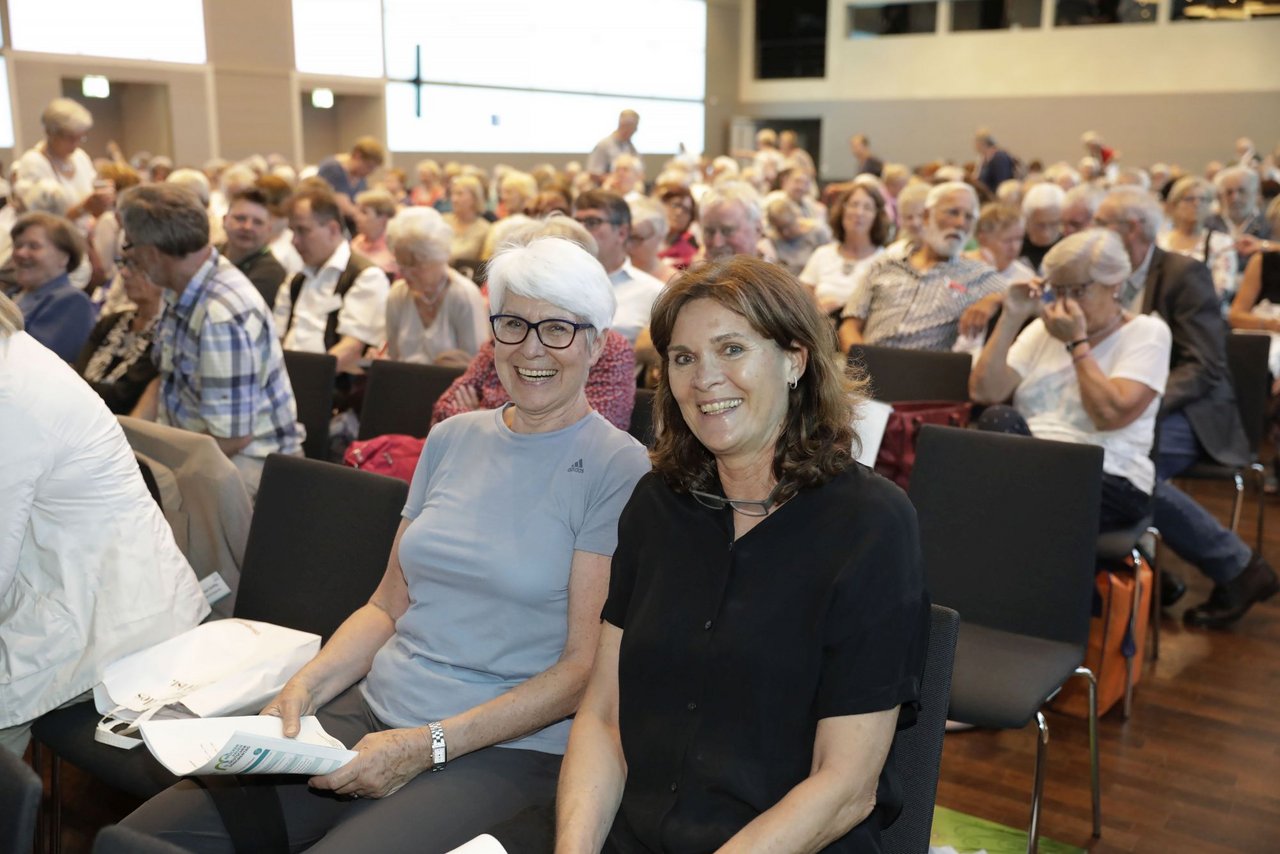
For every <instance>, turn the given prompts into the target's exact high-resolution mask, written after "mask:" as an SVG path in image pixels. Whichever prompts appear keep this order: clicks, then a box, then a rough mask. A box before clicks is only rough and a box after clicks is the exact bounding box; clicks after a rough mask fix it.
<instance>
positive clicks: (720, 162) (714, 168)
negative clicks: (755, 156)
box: [711, 154, 742, 179]
mask: <svg viewBox="0 0 1280 854" xmlns="http://www.w3.org/2000/svg"><path fill="white" fill-rule="evenodd" d="M741 171H742V170H741V168H740V167H739V166H738V161H736V160H734V159H733V158H732V157H729V156H728V155H726V154H721V155H720V156H719V157H717V158H716V159H715V160H712V161H711V174H713V175H714V174H716V173H717V172H718V173H721V174H720V177H721V178H723V179H729V178H736V177H737V176H738V173H739V172H741Z"/></svg>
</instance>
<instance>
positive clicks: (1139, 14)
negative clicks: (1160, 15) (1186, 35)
mask: <svg viewBox="0 0 1280 854" xmlns="http://www.w3.org/2000/svg"><path fill="white" fill-rule="evenodd" d="M1155 19H1156V0H1119V2H1117V0H1058V8H1057V14H1056V15H1055V17H1054V24H1055V25H1056V26H1059V27H1078V26H1087V25H1090V24H1151V23H1154V22H1155Z"/></svg>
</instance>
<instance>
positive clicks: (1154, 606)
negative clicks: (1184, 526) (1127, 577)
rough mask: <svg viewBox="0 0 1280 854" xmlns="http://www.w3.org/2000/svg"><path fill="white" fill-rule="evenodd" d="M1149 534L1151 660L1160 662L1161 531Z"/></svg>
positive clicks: (1153, 529) (1151, 531) (1151, 529)
mask: <svg viewBox="0 0 1280 854" xmlns="http://www.w3.org/2000/svg"><path fill="white" fill-rule="evenodd" d="M1147 534H1149V535H1150V536H1151V554H1150V556H1149V557H1150V559H1149V560H1148V561H1147V563H1148V564H1149V565H1150V566H1151V620H1150V622H1151V660H1152V661H1159V660H1160V619H1161V616H1162V615H1163V613H1164V603H1163V602H1161V601H1160V600H1161V597H1160V587H1161V582H1162V581H1163V579H1162V577H1161V569H1160V531H1159V530H1158V529H1156V528H1147Z"/></svg>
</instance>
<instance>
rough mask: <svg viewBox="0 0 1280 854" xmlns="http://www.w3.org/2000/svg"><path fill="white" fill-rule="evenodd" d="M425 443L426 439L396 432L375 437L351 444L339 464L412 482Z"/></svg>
mask: <svg viewBox="0 0 1280 854" xmlns="http://www.w3.org/2000/svg"><path fill="white" fill-rule="evenodd" d="M426 442H427V440H426V439H419V438H417V437H415V436H404V435H401V434H398V433H388V434H387V435H385V436H375V437H374V438H372V439H365V440H364V441H362V442H352V443H351V445H350V446H349V447H348V448H347V452H346V454H344V455H343V457H342V462H343V463H345V464H346V465H349V466H351V467H352V468H356V469H360V470H361V471H371V472H373V473H374V474H385V475H387V476H388V477H396V478H399V479H400V480H403V481H404V482H405V483H411V482H412V481H413V472H414V471H415V470H416V469H417V468H418V457H420V456H422V446H423V445H425V444H426Z"/></svg>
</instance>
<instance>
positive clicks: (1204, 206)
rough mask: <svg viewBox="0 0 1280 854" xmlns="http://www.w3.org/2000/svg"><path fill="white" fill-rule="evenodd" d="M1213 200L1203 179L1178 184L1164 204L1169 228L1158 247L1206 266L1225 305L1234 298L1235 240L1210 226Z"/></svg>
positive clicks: (1190, 178) (1210, 186)
mask: <svg viewBox="0 0 1280 854" xmlns="http://www.w3.org/2000/svg"><path fill="white" fill-rule="evenodd" d="M1214 198H1215V193H1214V189H1213V184H1211V183H1209V182H1208V181H1206V180H1205V179H1204V178H1200V177H1197V176H1195V175H1187V176H1186V177H1185V178H1179V179H1178V180H1177V181H1175V182H1174V185H1173V188H1172V189H1170V190H1169V198H1168V199H1167V200H1166V204H1165V209H1166V211H1167V213H1168V215H1169V227H1168V228H1165V229H1162V230H1161V232H1160V234H1159V235H1158V236H1157V237H1156V245H1157V246H1159V247H1160V248H1161V249H1163V250H1164V251H1165V252H1177V253H1178V254H1180V255H1186V256H1188V257H1190V258H1194V259H1196V260H1197V261H1200V262H1202V263H1203V264H1204V265H1205V266H1207V267H1208V268H1209V272H1210V273H1212V274H1213V289H1214V290H1215V291H1217V292H1218V298H1219V299H1221V300H1222V301H1223V303H1224V304H1225V303H1229V302H1231V298H1232V297H1233V296H1234V295H1235V292H1236V285H1237V281H1236V275H1237V273H1238V272H1239V267H1238V265H1237V263H1236V244H1235V240H1234V239H1232V237H1231V235H1230V234H1228V233H1227V232H1225V231H1217V230H1215V229H1214V228H1212V227H1211V226H1210V225H1209V224H1208V223H1209V214H1210V213H1211V212H1212V210H1213V202H1214Z"/></svg>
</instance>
